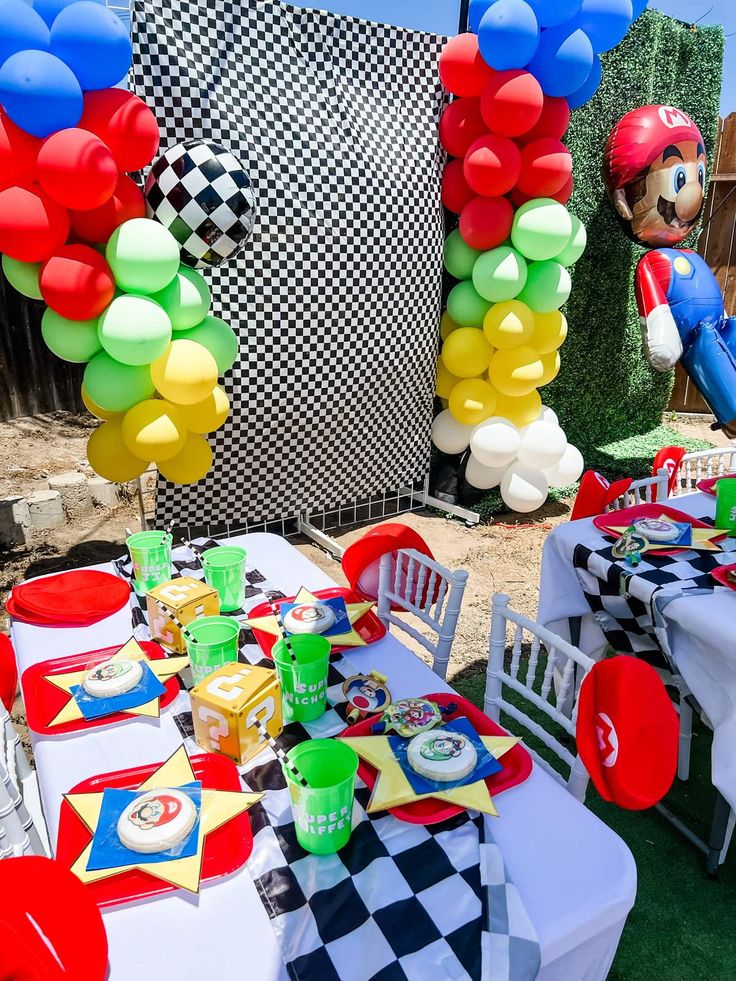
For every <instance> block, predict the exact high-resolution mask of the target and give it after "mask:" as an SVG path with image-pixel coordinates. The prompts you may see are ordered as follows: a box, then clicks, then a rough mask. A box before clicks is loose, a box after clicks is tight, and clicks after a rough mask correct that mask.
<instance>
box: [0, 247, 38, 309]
mask: <svg viewBox="0 0 736 981" xmlns="http://www.w3.org/2000/svg"><path fill="white" fill-rule="evenodd" d="M2 265H3V272H4V273H5V278H6V279H7V281H8V282H9V283H10V285H11V286H12V287H14V288H15V289H17V290H18V292H19V293H22V294H23V296H27V297H29V298H30V299H31V300H42V299H43V297H42V296H41V287H40V285H39V282H38V277H39V276H40V274H41V265H42V263H40V262H20V260H18V259H11V258H10V256H9V255H4V256H3V259H2Z"/></svg>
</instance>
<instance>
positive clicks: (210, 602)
mask: <svg viewBox="0 0 736 981" xmlns="http://www.w3.org/2000/svg"><path fill="white" fill-rule="evenodd" d="M146 605H147V607H148V627H149V630H150V631H151V639H152V640H157V641H158V642H159V644H161V646H162V647H165V648H166V649H167V650H169V651H174V652H175V653H177V654H185V653H186V644H185V642H184V638H183V637H182V635H181V630H180V629H179V627H178V626H177V625H176V624H175V623H172V621H171V620H170V619H169V617H168V616H166V613H165V612H164V610H168V612H169V613H171V614H172V615H173V616H174V617H176V619H177V620H178V621H179V623H180V624H182V626H186V625H187V624H188V623H191V622H192V620H196V619H197V617H216V616H217V615H218V613H219V612H220V597H219V596H218V595H217V590H216V589H213V588H212V586H208V585H207V583H205V582H201V581H200V580H199V579H191V578H190V577H189V576H182V577H181V578H180V579H171V580H169V582H162V583H161V584H160V585H159V586H154V587H153V589H149V590H148V593H147V594H146Z"/></svg>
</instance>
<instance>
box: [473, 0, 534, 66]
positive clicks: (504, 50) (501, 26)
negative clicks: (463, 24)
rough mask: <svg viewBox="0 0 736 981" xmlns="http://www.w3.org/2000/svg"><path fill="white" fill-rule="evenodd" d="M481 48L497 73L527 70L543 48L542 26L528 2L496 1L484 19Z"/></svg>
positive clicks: (479, 31)
mask: <svg viewBox="0 0 736 981" xmlns="http://www.w3.org/2000/svg"><path fill="white" fill-rule="evenodd" d="M478 44H479V46H480V51H481V54H482V55H483V57H484V58H485V60H486V62H487V63H488V64H489V65H490V66H491V68H495V69H496V71H504V70H505V69H507V68H525V67H526V65H528V64H529V61H530V60H531V58H533V57H534V52H535V51H536V50H537V45H538V44H539V24H538V23H537V18H536V16H535V14H534V11H533V10H532V8H531V7H530V6H529V4H528V3H526V2H525V0H496V2H495V3H494V4H493V5H492V6H491V7H489V8H488V10H487V11H486V12H485V14H484V15H483V19H482V20H481V22H480V27H479V29H478Z"/></svg>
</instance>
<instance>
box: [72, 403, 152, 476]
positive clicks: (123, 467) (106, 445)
mask: <svg viewBox="0 0 736 981" xmlns="http://www.w3.org/2000/svg"><path fill="white" fill-rule="evenodd" d="M121 429H122V421H121V420H120V419H111V420H110V421H109V422H103V424H102V425H101V426H99V427H98V428H97V429H95V431H94V432H93V433H92V435H91V436H90V438H89V441H88V443H87V459H88V460H89V465H90V466H91V467H92V469H93V470H94V472H95V473H96V474H99V476H100V477H104V478H105V480H112V481H113V483H116V484H122V483H125V481H126V480H135V478H136V477H140V475H141V474H142V473H143V471H144V470H145V469H146V467H147V466H148V463H147V462H146V461H145V460H139V459H138V457H135V456H133V454H132V453H129V452H128V450H127V449H126V448H125V445H124V443H123V436H122V433H121Z"/></svg>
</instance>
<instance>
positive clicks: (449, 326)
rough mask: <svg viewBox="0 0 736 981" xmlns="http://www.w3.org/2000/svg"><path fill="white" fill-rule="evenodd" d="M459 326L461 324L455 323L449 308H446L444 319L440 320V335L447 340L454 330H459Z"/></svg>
mask: <svg viewBox="0 0 736 981" xmlns="http://www.w3.org/2000/svg"><path fill="white" fill-rule="evenodd" d="M459 326H460V325H459V324H456V323H455V321H454V320H453V319H452V317H451V316H450V314H449V313H448V312H447V310H445V312H444V313H443V314H442V320H441V321H440V337H441V338H442V340H443V341H446V340H447V338H448V337H449V336H450V334H451V333H452V332H453V330H457V329H458V328H459Z"/></svg>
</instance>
